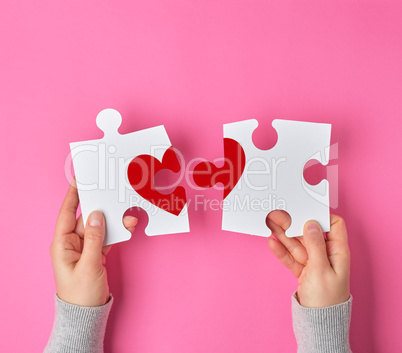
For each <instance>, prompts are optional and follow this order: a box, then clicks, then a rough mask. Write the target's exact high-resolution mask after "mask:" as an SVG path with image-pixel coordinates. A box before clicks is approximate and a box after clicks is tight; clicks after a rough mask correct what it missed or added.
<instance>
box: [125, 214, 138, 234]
mask: <svg viewBox="0 0 402 353" xmlns="http://www.w3.org/2000/svg"><path fill="white" fill-rule="evenodd" d="M137 223H138V218H136V217H133V216H125V217H124V218H123V224H124V227H126V229H127V230H128V231H130V233H132V232H133V231H134V229H135V226H136V225H137Z"/></svg>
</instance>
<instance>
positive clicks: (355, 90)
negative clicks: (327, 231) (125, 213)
mask: <svg viewBox="0 0 402 353" xmlns="http://www.w3.org/2000/svg"><path fill="white" fill-rule="evenodd" d="M401 16H402V5H401V3H400V2H399V1H384V0H381V1H380V0H379V1H350V0H348V1H336V2H335V1H333V2H329V3H327V2H325V4H324V2H321V4H317V2H315V1H299V0H297V1H296V0H295V1H288V0H285V1H284V0H281V1H277V2H274V1H249V0H248V1H245V0H244V1H216V0H208V1H206V0H202V1H201V0H197V1H184V0H169V1H155V0H152V1H128V0H127V1H85V2H84V1H69V2H68V4H67V2H65V3H64V2H61V1H28V0H25V1H8V0H3V1H2V2H1V8H0V33H1V37H0V44H1V55H0V63H1V66H0V79H1V81H0V89H1V92H0V116H1V124H2V126H1V129H0V143H1V154H0V162H1V166H2V167H1V169H0V170H1V171H0V173H1V184H0V194H1V195H2V203H1V217H2V225H3V231H2V235H1V249H2V250H1V255H0V271H1V284H2V287H1V291H0V293H1V294H0V312H1V320H0V332H1V334H0V336H1V340H0V351H2V352H17V353H18V352H26V351H27V346H29V351H31V352H40V351H41V350H42V349H43V348H44V346H45V344H46V342H47V339H48V336H49V333H50V330H51V327H52V323H53V315H54V302H53V296H54V293H55V285H54V281H53V272H52V268H51V262H50V256H49V246H50V243H51V239H52V236H53V229H54V224H55V220H56V216H57V213H58V209H59V206H60V204H61V201H62V199H63V197H64V194H65V192H66V189H67V186H68V183H67V181H66V178H65V176H64V160H65V158H66V156H67V155H68V153H69V146H68V143H69V142H71V141H79V140H86V139H92V138H99V137H101V136H102V134H101V132H100V131H99V130H98V129H97V128H96V125H95V117H96V114H97V113H98V112H99V111H100V110H102V109H103V108H108V107H113V108H115V109H117V110H119V111H120V112H121V114H122V115H123V124H122V126H121V128H120V132H121V133H126V132H131V131H134V130H139V129H143V128H148V127H152V126H155V125H159V124H165V126H166V129H167V131H168V134H169V136H170V139H171V141H172V143H173V145H174V146H175V147H176V148H178V149H179V150H181V151H183V153H184V156H185V158H186V160H187V161H189V160H190V159H191V158H194V157H205V158H208V159H214V158H216V157H219V156H222V153H223V140H222V124H223V123H227V122H233V121H238V120H243V119H248V118H256V119H258V120H259V121H260V128H259V129H258V130H257V131H256V133H255V136H254V138H255V139H256V142H257V144H258V146H259V147H269V146H270V144H271V145H273V144H274V143H272V142H271V143H270V142H263V139H267V136H268V138H269V139H271V141H274V140H272V139H274V138H275V133H274V131H273V129H272V127H270V124H271V121H272V120H273V119H274V118H285V119H294V120H306V121H317V122H329V123H332V124H333V134H332V142H333V143H336V142H338V143H339V160H338V164H339V204H340V206H339V208H338V209H336V210H335V211H334V212H335V213H337V214H340V215H342V216H343V217H344V218H345V219H346V221H347V225H348V230H349V236H350V247H351V251H352V279H351V290H352V294H353V296H354V304H353V317H352V327H351V344H352V348H353V350H354V352H397V351H401V350H402V341H401V337H400V329H401V317H402V301H401V291H402V286H401V280H400V272H399V271H400V270H401V265H402V264H401V259H402V255H401V248H402V238H401V236H400V231H399V227H398V221H399V220H400V218H401V217H400V215H399V212H398V211H399V210H400V209H401V208H400V203H401V201H400V200H401V196H402V195H401V186H400V177H401V165H400V162H401V158H400V153H401V141H400V134H401V128H402V125H401V113H402V70H401V67H402V66H401V63H402V25H401ZM187 192H188V196H189V198H193V197H194V195H195V193H194V192H193V191H191V190H187ZM202 194H204V195H205V197H211V198H212V197H216V198H220V197H221V196H220V195H221V192H219V191H217V190H209V191H205V192H203V193H202ZM190 218H191V233H189V234H178V235H168V236H159V237H153V238H151V237H146V236H145V235H144V233H143V229H144V227H145V223H146V220H145V223H144V221H143V222H142V223H141V224H140V225H139V226H138V228H137V229H136V234H135V236H134V237H133V239H132V240H131V241H129V242H126V243H122V244H119V245H116V246H114V248H113V249H112V251H111V253H110V256H109V259H108V268H109V278H110V286H111V291H112V293H113V294H114V296H115V299H116V300H115V304H114V307H113V310H112V312H111V316H110V320H109V323H108V329H107V337H106V342H105V347H106V352H112V351H113V352H120V353H124V352H141V353H148V352H152V353H155V352H175V353H180V352H183V353H184V352H186V353H187V352H231V353H233V352H254V353H257V352H294V351H295V350H296V343H295V340H294V337H293V331H292V325H291V312H290V296H291V293H292V292H293V291H294V290H295V288H296V279H295V278H293V277H292V275H291V274H290V273H289V272H288V271H287V270H286V269H285V268H283V267H282V266H281V264H280V263H279V262H278V261H277V260H276V259H275V258H274V257H273V255H272V254H271V253H270V251H269V249H268V246H267V240H266V239H265V238H262V237H253V236H247V235H242V234H235V233H230V232H223V231H220V225H221V213H220V212H212V211H207V212H200V211H198V212H196V211H195V210H194V209H193V208H191V209H190Z"/></svg>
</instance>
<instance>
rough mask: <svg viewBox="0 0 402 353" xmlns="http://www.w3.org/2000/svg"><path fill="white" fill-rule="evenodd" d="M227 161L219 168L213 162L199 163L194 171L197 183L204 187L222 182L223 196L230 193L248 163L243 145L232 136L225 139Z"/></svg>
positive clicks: (224, 147) (224, 148)
mask: <svg viewBox="0 0 402 353" xmlns="http://www.w3.org/2000/svg"><path fill="white" fill-rule="evenodd" d="M223 151H224V155H225V162H224V164H223V166H222V167H220V168H218V167H217V166H216V165H215V164H213V163H211V162H201V163H199V164H197V165H196V166H195V168H194V171H193V178H194V181H195V183H196V184H197V185H198V186H200V187H202V188H211V187H212V186H214V185H215V184H216V183H222V184H223V186H224V188H223V190H224V193H223V198H224V199H225V197H226V196H228V195H229V194H230V192H231V191H232V189H233V188H234V187H235V186H236V184H237V182H238V181H239V179H240V177H241V175H242V174H243V171H244V167H245V165H246V155H245V153H244V150H243V148H242V147H241V145H240V144H239V143H238V142H237V141H235V140H233V139H230V138H225V139H224V140H223Z"/></svg>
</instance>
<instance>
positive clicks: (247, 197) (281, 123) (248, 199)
mask: <svg viewBox="0 0 402 353" xmlns="http://www.w3.org/2000/svg"><path fill="white" fill-rule="evenodd" d="M272 125H273V127H274V128H275V130H276V131H277V133H278V141H277V144H276V145H275V146H274V147H273V148H272V149H270V150H266V151H263V150H260V149H258V148H256V147H255V145H254V144H253V141H252V134H253V132H254V130H255V129H256V128H257V126H258V122H257V120H255V119H251V120H245V121H240V122H236V123H231V124H225V125H224V138H231V139H234V140H235V141H237V142H238V143H239V144H240V145H241V146H242V148H243V150H244V152H245V155H246V168H245V171H244V172H243V174H242V176H241V178H240V180H239V182H238V183H237V185H236V186H235V188H234V189H233V190H232V191H231V193H230V194H229V195H228V197H227V198H226V200H227V205H229V206H230V207H227V208H225V209H224V210H223V217H222V229H223V230H229V231H234V232H240V233H246V234H253V235H260V236H269V235H270V230H269V229H268V228H267V226H266V216H267V215H268V213H269V212H271V211H273V210H275V209H284V210H285V211H287V212H288V213H289V214H290V216H291V217H292V224H291V226H290V228H289V229H288V231H287V232H286V235H287V236H298V235H301V234H302V230H303V225H304V223H305V222H306V221H307V220H309V219H315V220H317V221H318V222H319V223H320V224H321V226H322V227H323V229H324V231H329V226H330V224H329V207H328V205H329V200H328V197H329V192H328V190H329V187H328V181H327V180H322V181H321V182H320V183H319V184H317V185H309V184H307V183H306V182H305V180H304V178H303V167H304V165H305V163H306V162H307V161H308V160H310V159H317V160H318V161H319V162H320V163H321V164H323V165H326V164H327V163H328V154H329V148H328V146H329V143H330V133H331V125H330V124H321V123H307V122H299V121H288V120H279V119H276V120H274V121H273V123H272ZM253 159H255V160H259V162H261V161H263V162H265V163H266V165H268V167H276V169H275V168H271V170H270V171H271V172H272V175H269V178H271V179H272V180H269V182H268V180H265V179H264V178H267V177H266V176H265V175H263V173H262V174H261V175H255V176H253V178H254V179H253V180H254V181H255V183H254V184H255V185H257V186H258V187H259V188H260V187H261V186H266V189H265V190H264V191H261V190H256V188H254V189H253V185H250V183H249V180H245V178H246V177H248V175H249V172H250V171H252V172H258V171H259V168H261V167H258V164H255V165H257V168H256V169H252V168H251V165H252V162H253ZM281 159H283V160H282V161H281ZM285 162H286V163H285ZM275 163H276V165H275ZM260 164H261V163H260ZM263 164H264V163H262V164H261V165H263ZM266 165H265V166H266ZM273 169H275V170H273ZM260 171H261V172H263V171H264V170H260ZM273 177H275V178H276V179H275V180H274V179H273ZM239 203H240V206H239ZM278 203H280V206H278ZM236 205H237V207H236ZM256 205H257V206H258V207H257V206H256ZM251 208H253V209H251Z"/></svg>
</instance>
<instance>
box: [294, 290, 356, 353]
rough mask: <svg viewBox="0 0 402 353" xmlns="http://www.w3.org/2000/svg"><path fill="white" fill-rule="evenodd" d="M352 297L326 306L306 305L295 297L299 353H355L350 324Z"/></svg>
mask: <svg viewBox="0 0 402 353" xmlns="http://www.w3.org/2000/svg"><path fill="white" fill-rule="evenodd" d="M351 313H352V296H350V298H349V300H348V301H346V302H344V303H341V304H337V305H332V306H328V307H325V308H305V307H303V306H301V305H300V304H299V302H298V300H297V297H296V293H294V294H293V296H292V316H293V330H294V333H295V336H296V341H297V347H298V348H297V352H298V353H323V352H325V353H351V352H352V351H351V350H350V345H349V327H350V318H351Z"/></svg>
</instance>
